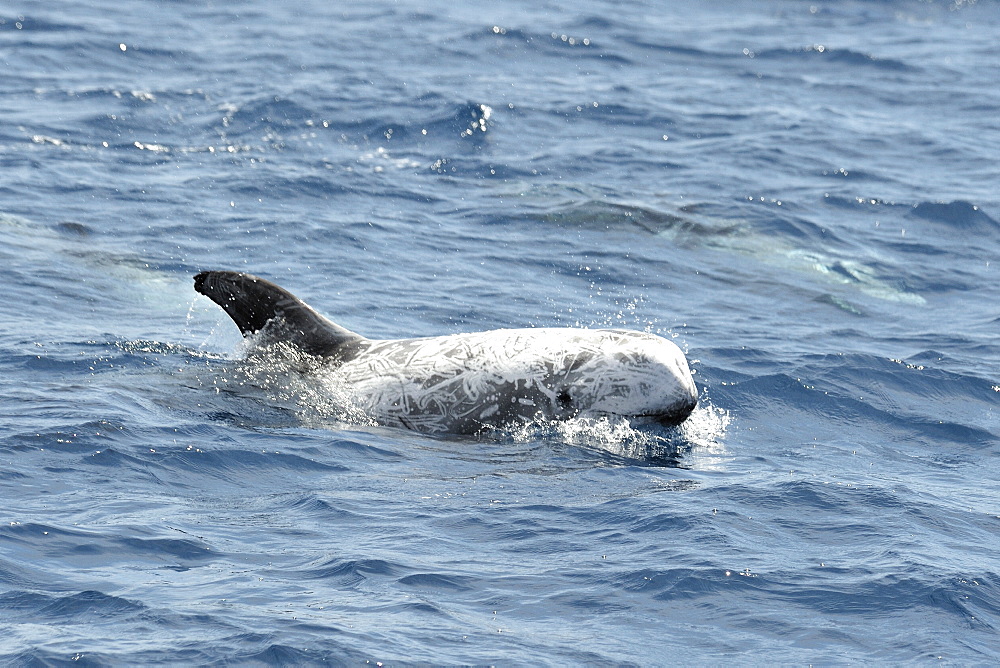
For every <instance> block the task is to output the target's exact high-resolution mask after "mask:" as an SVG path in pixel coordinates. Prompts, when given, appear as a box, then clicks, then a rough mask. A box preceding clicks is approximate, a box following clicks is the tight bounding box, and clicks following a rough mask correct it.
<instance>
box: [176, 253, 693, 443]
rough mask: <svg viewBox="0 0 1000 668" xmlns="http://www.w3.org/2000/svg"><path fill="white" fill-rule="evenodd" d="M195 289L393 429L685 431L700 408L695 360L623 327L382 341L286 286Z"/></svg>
mask: <svg viewBox="0 0 1000 668" xmlns="http://www.w3.org/2000/svg"><path fill="white" fill-rule="evenodd" d="M195 288H196V289H197V290H198V291H199V292H201V293H202V294H204V295H206V296H208V297H210V298H211V299H212V300H213V301H215V302H216V303H217V304H219V306H221V307H222V308H223V309H224V310H225V311H226V313H228V314H229V315H230V316H231V317H232V318H233V320H234V322H236V324H237V326H239V328H240V331H241V332H242V333H243V334H244V336H247V337H251V336H252V337H254V340H255V341H257V343H258V344H261V345H265V346H266V345H272V344H279V345H286V346H291V347H292V348H293V349H295V350H298V351H301V352H304V353H307V355H308V356H309V357H310V358H311V359H314V360H317V361H318V364H315V365H310V368H311V369H312V372H313V373H315V374H318V378H319V379H320V380H322V381H323V382H324V383H325V384H327V385H328V386H329V389H330V392H331V393H333V394H336V395H337V396H340V397H346V399H347V400H348V401H349V402H350V404H351V405H352V407H353V408H356V409H360V410H361V411H362V412H363V413H364V414H366V415H367V416H369V417H370V418H372V419H373V420H375V421H377V422H379V423H381V424H386V425H396V426H404V427H407V428H410V429H414V430H417V431H422V432H433V433H453V434H474V433H478V432H481V431H483V430H485V429H489V428H493V427H505V426H509V425H521V424H525V423H533V422H538V421H548V420H565V419H569V418H573V417H597V416H602V415H617V416H622V417H627V418H641V419H648V420H655V421H658V422H661V423H664V424H669V425H675V424H679V423H681V422H683V421H684V420H685V419H686V418H687V417H688V415H690V414H691V411H692V410H694V407H695V405H696V404H697V397H698V394H697V389H696V388H695V385H694V380H693V378H692V377H691V371H690V369H689V368H688V363H687V360H686V359H685V358H684V354H683V353H682V352H681V350H680V349H679V348H678V347H677V346H676V345H674V344H673V343H672V342H670V341H668V340H666V339H664V338H662V337H660V336H656V335H654V334H649V333H646V332H634V331H627V330H620V329H594V330H588V329H567V328H539V329H500V330H494V331H489V332H477V333H472V334H455V335H451V336H435V337H428V338H418V339H399V340H390V341H372V340H369V339H366V338H364V337H362V336H360V335H358V334H355V333H354V332H351V331H349V330H346V329H344V328H343V327H340V326H339V325H336V324H334V323H333V322H330V321H329V320H327V319H326V318H324V317H323V316H321V315H319V314H318V313H317V312H316V311H314V310H313V309H312V308H311V307H309V306H308V305H307V304H305V302H303V301H302V300H300V299H299V298H297V297H296V296H295V295H293V294H291V293H290V292H288V291H287V290H285V289H284V288H281V287H279V286H277V285H274V284H273V283H271V282H269V281H266V280H264V279H262V278H258V277H256V276H252V275H250V274H243V273H238V272H229V271H210V272H202V273H201V274H198V275H197V276H196V277H195Z"/></svg>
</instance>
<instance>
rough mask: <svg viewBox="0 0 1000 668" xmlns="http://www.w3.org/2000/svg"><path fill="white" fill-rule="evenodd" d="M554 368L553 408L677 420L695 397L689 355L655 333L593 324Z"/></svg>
mask: <svg viewBox="0 0 1000 668" xmlns="http://www.w3.org/2000/svg"><path fill="white" fill-rule="evenodd" d="M578 350H579V351H580V352H576V353H574V354H573V355H568V356H567V357H566V358H564V359H563V360H562V364H560V365H557V367H556V368H555V369H554V370H553V371H554V372H553V375H552V380H553V386H552V390H553V392H554V393H555V404H556V408H557V411H558V412H560V413H561V414H563V415H565V414H575V415H579V416H583V417H588V416H600V415H618V416H622V417H627V418H640V419H644V420H652V421H656V422H660V423H662V424H665V425H671V426H672V425H678V424H680V423H681V422H683V421H684V420H686V419H687V417H688V416H689V415H690V414H691V412H692V411H693V410H694V408H695V406H696V405H697V403H698V390H697V388H696V387H695V384H694V379H693V378H692V376H691V370H690V368H689V367H688V363H687V359H685V357H684V353H683V352H681V350H680V348H678V347H677V346H676V345H675V344H674V343H672V342H671V341H668V340H666V339H664V338H662V337H660V336H656V335H654V334H647V333H645V332H632V331H626V330H591V331H589V332H588V337H587V340H586V341H584V342H582V345H579V347H578Z"/></svg>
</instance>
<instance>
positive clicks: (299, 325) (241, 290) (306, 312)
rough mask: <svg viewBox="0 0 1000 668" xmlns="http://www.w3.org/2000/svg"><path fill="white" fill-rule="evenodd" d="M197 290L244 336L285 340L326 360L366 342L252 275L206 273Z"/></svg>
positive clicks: (198, 280)
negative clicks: (261, 334) (221, 311)
mask: <svg viewBox="0 0 1000 668" xmlns="http://www.w3.org/2000/svg"><path fill="white" fill-rule="evenodd" d="M194 287H195V290H197V291H198V292H200V293H201V294H203V295H205V296H206V297H208V298H209V299H211V300H212V301H214V302H215V303H216V304H218V305H219V306H221V307H222V309H223V310H224V311H225V312H226V313H227V314H228V315H229V317H230V318H232V319H233V322H235V323H236V326H237V327H239V328H240V333H242V334H243V336H251V335H253V334H256V333H258V332H264V335H265V336H266V337H267V339H269V340H271V341H283V342H286V343H289V344H291V345H293V346H295V347H297V348H299V349H301V350H303V351H304V352H307V353H309V354H310V355H318V356H323V357H339V356H342V355H343V353H344V352H346V349H348V348H351V346H349V345H348V344H351V343H358V342H361V341H364V338H363V337H361V336H360V335H358V334H355V333H354V332H352V331H350V330H347V329H344V328H343V327H341V326H340V325H337V324H335V323H333V322H331V321H330V320H327V319H326V318H324V317H323V316H321V315H320V314H319V313H317V312H316V311H314V310H313V309H312V307H311V306H309V305H308V304H306V303H305V302H304V301H302V300H301V299H299V298H298V297H296V296H295V295H293V294H292V293H291V292H289V291H288V290H285V289H284V288H281V287H278V286H277V285H275V284H274V283H271V282H270V281H267V280H264V279H263V278H259V277H257V276H253V275H252V274H244V273H241V272H236V271H203V272H201V273H200V274H198V275H197V276H195V277H194Z"/></svg>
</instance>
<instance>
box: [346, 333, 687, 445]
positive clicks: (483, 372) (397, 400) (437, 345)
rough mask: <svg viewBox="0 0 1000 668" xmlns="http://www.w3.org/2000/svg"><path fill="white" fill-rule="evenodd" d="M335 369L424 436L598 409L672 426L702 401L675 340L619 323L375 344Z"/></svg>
mask: <svg viewBox="0 0 1000 668" xmlns="http://www.w3.org/2000/svg"><path fill="white" fill-rule="evenodd" d="M328 373H329V377H330V379H331V381H333V382H336V383H337V384H338V385H339V386H341V387H345V388H350V395H351V396H352V397H353V398H354V401H355V403H356V405H357V407H358V408H360V409H361V410H363V411H364V412H365V413H366V414H368V415H370V416H372V417H373V418H375V419H376V420H377V421H379V422H381V423H384V424H402V425H404V426H406V427H408V428H410V429H415V430H418V431H424V432H450V433H472V432H476V431H479V430H481V429H482V428H483V427H486V426H502V425H509V424H518V423H526V422H533V421H536V420H539V419H542V420H561V419H567V418H570V417H577V416H579V417H590V416H600V415H620V416H627V417H644V418H651V419H655V420H660V421H664V422H668V423H671V424H675V423H678V422H680V421H682V420H683V419H684V418H686V417H687V416H688V414H689V413H690V412H691V410H692V409H693V408H694V406H695V403H696V401H697V390H696V389H695V385H694V380H693V378H692V377H691V371H690V370H689V369H688V364H687V360H686V359H685V358H684V354H683V353H682V352H681V350H680V349H679V348H678V347H677V346H676V345H674V344H673V343H672V342H670V341H668V340H666V339H664V338H662V337H659V336H656V335H653V334H647V333H644V332H632V331H626V330H617V329H603V330H586V329H562V328H559V329H556V328H539V329H501V330H494V331H488V332H477V333H473V334H455V335H452V336H436V337H430V338H421V339H404V340H397V341H369V342H367V345H365V346H364V347H363V348H362V350H361V351H360V352H358V353H357V356H356V357H354V358H352V359H348V360H347V361H345V362H343V363H342V364H340V365H339V366H337V367H335V368H333V369H332V370H330V371H329V372H328Z"/></svg>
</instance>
